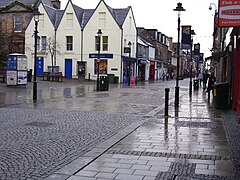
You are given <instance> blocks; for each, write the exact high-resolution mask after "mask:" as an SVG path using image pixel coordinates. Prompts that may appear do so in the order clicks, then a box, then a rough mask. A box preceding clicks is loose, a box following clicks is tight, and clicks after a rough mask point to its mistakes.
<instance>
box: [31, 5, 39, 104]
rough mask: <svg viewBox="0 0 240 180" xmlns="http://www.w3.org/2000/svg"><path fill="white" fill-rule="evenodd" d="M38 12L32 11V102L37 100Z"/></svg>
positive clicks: (36, 10)
mask: <svg viewBox="0 0 240 180" xmlns="http://www.w3.org/2000/svg"><path fill="white" fill-rule="evenodd" d="M39 15H40V13H39V11H38V9H35V10H34V14H33V18H34V22H35V31H34V77H33V100H37V38H38V30H37V27H38V22H39Z"/></svg>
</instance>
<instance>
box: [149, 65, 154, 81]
mask: <svg viewBox="0 0 240 180" xmlns="http://www.w3.org/2000/svg"><path fill="white" fill-rule="evenodd" d="M154 78H155V62H154V61H150V67H149V80H150V81H154Z"/></svg>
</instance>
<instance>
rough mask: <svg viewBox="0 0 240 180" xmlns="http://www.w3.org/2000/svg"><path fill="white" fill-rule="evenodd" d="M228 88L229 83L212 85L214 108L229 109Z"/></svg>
mask: <svg viewBox="0 0 240 180" xmlns="http://www.w3.org/2000/svg"><path fill="white" fill-rule="evenodd" d="M229 87H230V85H229V83H217V84H214V85H213V98H214V101H213V102H214V107H215V108H217V109H227V108H229Z"/></svg>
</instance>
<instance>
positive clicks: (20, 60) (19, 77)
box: [7, 53, 27, 85]
mask: <svg viewBox="0 0 240 180" xmlns="http://www.w3.org/2000/svg"><path fill="white" fill-rule="evenodd" d="M26 84H27V57H26V55H24V54H19V53H12V54H9V55H8V57H7V85H26Z"/></svg>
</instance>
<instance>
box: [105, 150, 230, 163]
mask: <svg viewBox="0 0 240 180" xmlns="http://www.w3.org/2000/svg"><path fill="white" fill-rule="evenodd" d="M106 153H107V154H122V155H133V156H150V157H165V158H183V159H198V160H213V161H215V160H225V161H226V160H230V159H231V157H230V156H215V155H197V154H183V153H165V152H147V151H143V152H141V151H127V150H112V149H110V150H108V151H107V152H106Z"/></svg>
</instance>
